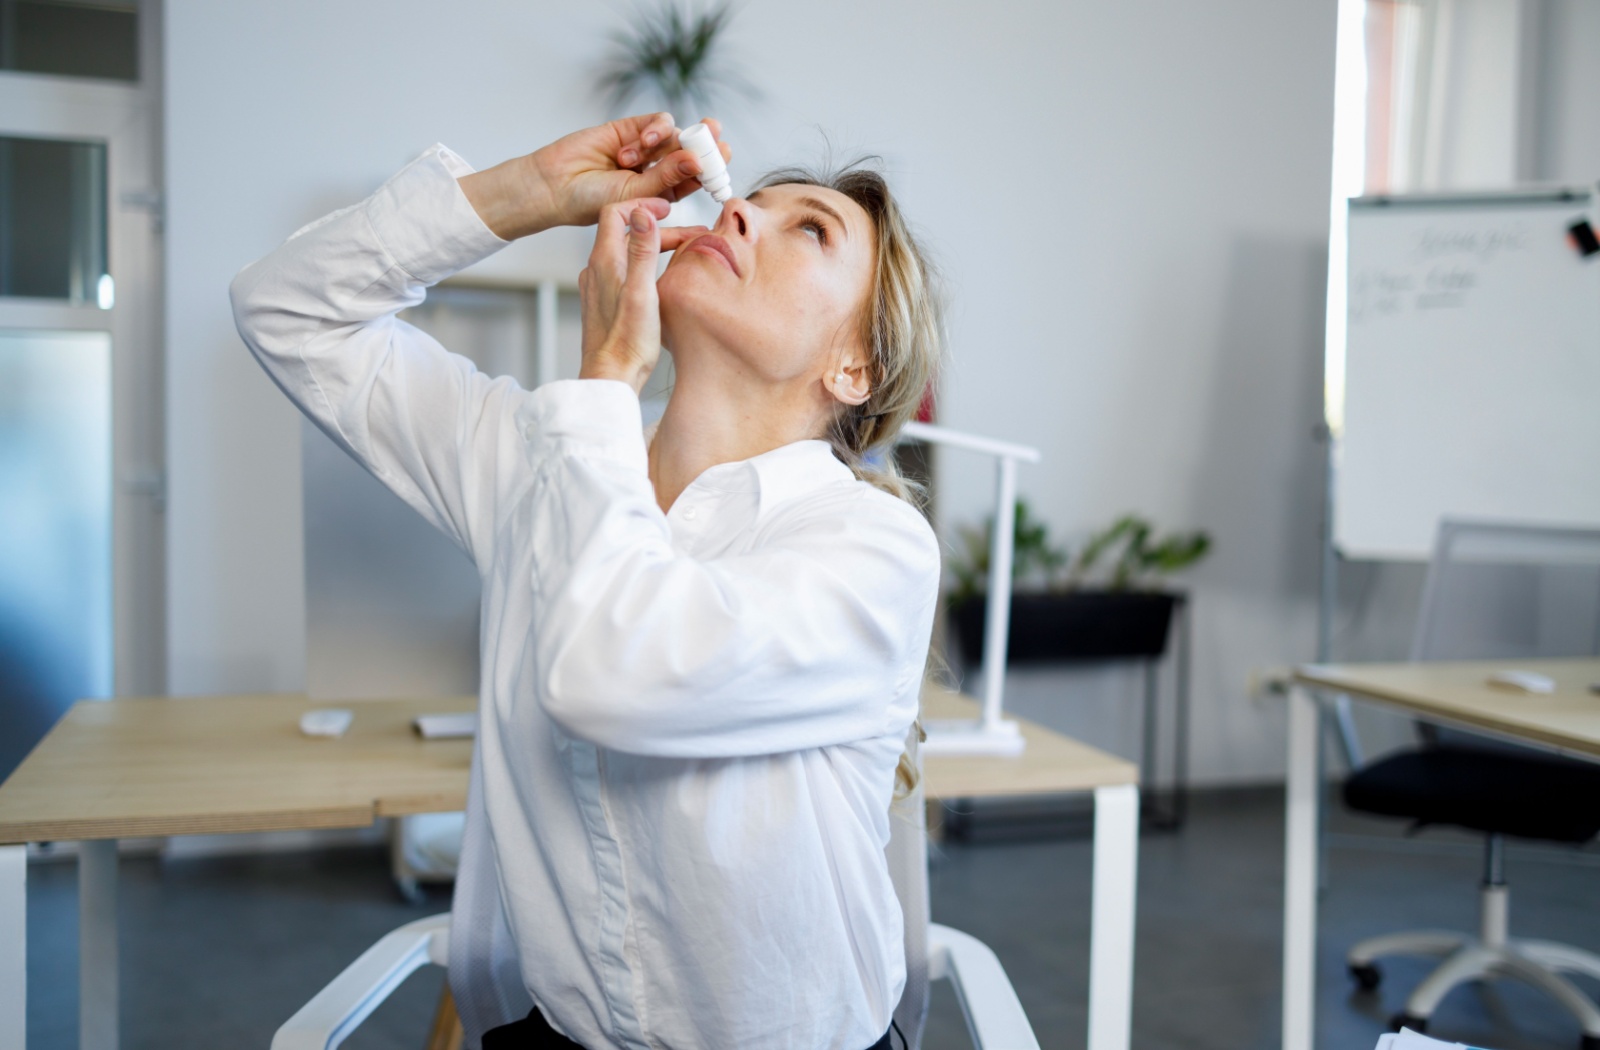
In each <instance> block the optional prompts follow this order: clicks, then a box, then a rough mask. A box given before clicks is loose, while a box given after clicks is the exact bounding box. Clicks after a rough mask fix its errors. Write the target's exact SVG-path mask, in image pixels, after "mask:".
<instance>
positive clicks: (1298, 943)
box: [1283, 660, 1600, 1050]
mask: <svg viewBox="0 0 1600 1050" xmlns="http://www.w3.org/2000/svg"><path fill="white" fill-rule="evenodd" d="M1510 667H1516V668H1519V669H1523V670H1529V671H1538V672H1540V673H1541V674H1547V675H1549V676H1550V677H1551V678H1553V679H1555V682H1556V691H1555V692H1554V693H1548V694H1544V695H1539V694H1529V693H1517V692H1511V691H1508V690H1505V689H1497V688H1495V687H1493V686H1490V685H1489V684H1488V682H1487V679H1488V677H1489V675H1490V674H1492V673H1493V672H1495V671H1501V670H1506V669H1507V668H1510ZM1595 682H1600V660H1515V661H1496V662H1492V663H1485V662H1472V663H1426V664H1409V663H1408V664H1344V665H1314V666H1307V667H1301V668H1297V669H1296V670H1295V672H1294V675H1293V677H1292V678H1291V679H1290V684H1289V784H1288V805H1287V807H1286V816H1285V823H1286V824H1287V838H1286V845H1285V854H1286V856H1285V865H1284V910H1283V1050H1312V1046H1313V1043H1314V1040H1315V1009H1314V1008H1315V1002H1316V951H1317V831H1318V828H1317V822H1318V819H1319V813H1318V810H1317V789H1318V786H1319V785H1318V784H1317V769H1318V761H1317V759H1318V747H1319V743H1318V742H1319V740H1320V734H1319V733H1318V725H1319V722H1320V719H1319V718H1318V712H1317V696H1318V695H1330V696H1331V695H1339V694H1343V695H1345V696H1349V697H1350V698H1351V699H1354V700H1361V701H1364V702H1367V703H1374V704H1379V705H1382V706H1384V707H1388V708H1390V709H1393V710H1398V711H1401V712H1403V713H1406V714H1411V715H1415V716H1417V717H1419V718H1423V719H1426V720H1427V721H1430V722H1437V723H1440V724H1442V725H1451V726H1456V727H1459V728H1463V729H1471V730H1474V731H1476V732H1480V733H1488V734H1491V735H1493V736H1498V737H1503V738H1505V739H1508V740H1515V741H1517V742H1519V743H1527V744H1535V745H1538V746H1541V747H1546V748H1549V749H1551V750H1553V751H1559V752H1562V753H1565V754H1568V755H1572V756H1574V757H1579V758H1587V759H1590V760H1595V761H1600V696H1596V695H1595V694H1593V693H1590V692H1589V691H1588V687H1589V685H1590V684H1591V683H1595Z"/></svg>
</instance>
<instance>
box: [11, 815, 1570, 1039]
mask: <svg viewBox="0 0 1600 1050" xmlns="http://www.w3.org/2000/svg"><path fill="white" fill-rule="evenodd" d="M1281 820H1282V805H1281V800H1280V798H1279V797H1278V796H1277V795H1276V794H1275V793H1266V792H1257V793H1232V794H1215V795H1209V796H1202V797H1200V798H1199V799H1197V800H1196V804H1195V806H1194V807H1193V810H1192V815H1191V819H1190V822H1189V825H1188V827H1187V828H1186V829H1185V830H1184V831H1183V832H1181V833H1177V834H1170V833H1151V834H1147V835H1146V836H1145V837H1144V838H1143V839H1142V841H1141V844H1140V850H1141V852H1140V885H1139V938H1138V948H1137V957H1136V970H1137V983H1136V989H1135V999H1134V1010H1135V1021H1134V1046H1135V1047H1139V1048H1141V1050H1176V1048H1195V1050H1200V1048H1206V1050H1211V1048H1215V1050H1257V1048H1259V1050H1266V1048H1269V1047H1276V1045H1277V1033H1278V1018H1279V1012H1278V965H1279V945H1280V933H1279V923H1280V921H1281V912H1280V909H1281V906H1282V895H1281V882H1280V880H1281V870H1282V824H1281ZM1335 831H1336V833H1335V835H1334V837H1333V839H1332V850H1331V852H1330V858H1329V868H1330V875H1331V883H1330V889H1329V892H1328V895H1327V897H1326V899H1325V901H1324V904H1323V912H1322V934H1323V937H1322V946H1323V953H1322V967H1321V980H1320V985H1319V988H1320V997H1319V1010H1320V1020H1319V1031H1320V1038H1319V1046H1320V1047H1322V1048H1323V1050H1368V1048H1370V1047H1371V1046H1372V1045H1373V1044H1374V1043H1375V1042H1376V1039H1377V1036H1378V1034H1379V1033H1380V1032H1381V1031H1383V1030H1384V1025H1383V1019H1384V1018H1386V1017H1387V1016H1388V1015H1389V1014H1390V1013H1392V1012H1394V1011H1395V1010H1397V1009H1398V1008H1399V1006H1400V1004H1401V1001H1402V999H1403V991H1402V990H1403V989H1404V988H1406V987H1408V986H1410V985H1412V984H1414V983H1415V982H1416V981H1417V980H1418V979H1419V978H1420V977H1421V976H1422V974H1423V973H1424V972H1425V970H1426V967H1425V965H1424V964H1423V963H1421V962H1403V961H1402V962H1397V963H1394V964H1393V965H1391V966H1390V967H1389V968H1388V970H1387V974H1388V979H1387V980H1386V983H1385V986H1384V987H1383V988H1382V989H1381V990H1380V992H1379V993H1377V994H1375V995H1371V996H1362V995H1355V994H1352V993H1351V991H1350V987H1349V984H1348V982H1347V981H1346V979H1345V977H1344V974H1343V967H1342V965H1341V964H1340V956H1341V953H1342V952H1343V950H1344V949H1345V948H1346V947H1348V946H1349V944H1350V943H1352V942H1353V941H1355V940H1357V939H1359V938H1361V937H1363V936H1367V935H1369V934H1372V933H1377V932H1382V931H1386V930H1394V929H1399V928H1402V927H1410V926H1421V925H1428V926H1435V925H1436V926H1446V927H1455V928H1468V929H1470V928H1472V927H1473V926H1475V925H1476V911H1475V909H1476V897H1475V886H1476V881H1477V876H1478V863H1479V861H1478V853H1477V847H1476V845H1475V844H1474V843H1473V842H1472V840H1470V839H1468V838H1467V837H1465V836H1455V835H1452V834H1449V833H1446V832H1430V833H1428V834H1427V835H1425V836H1423V837H1422V838H1420V839H1413V840H1402V839H1401V838H1400V837H1399V836H1398V833H1397V830H1396V829H1395V828H1394V827H1392V826H1390V825H1388V824H1386V823H1380V822H1362V821H1357V820H1354V819H1352V818H1349V817H1341V818H1339V820H1338V822H1337V824H1336V829H1335ZM1089 862H1090V848H1089V843H1088V841H1087V839H1085V838H1083V837H1081V836H1079V837H1069V838H1059V837H1058V838H1052V839H1034V840H1027V839H1025V838H1019V839H1017V840H1013V841H985V842H981V843H977V844H966V843H960V842H949V843H946V844H945V845H944V846H943V847H941V848H940V850H939V852H938V855H937V856H936V857H935V861H934V867H933V901H934V915H935V918H937V919H938V920H939V921H941V922H945V923H948V924H950V925H952V926H956V927H959V928H961V929H964V930H966V931H968V932H969V933H972V934H975V935H976V936H978V937H979V938H981V939H983V940H984V941H986V942H988V944H989V945H990V946H991V947H993V948H994V949H995V951H996V952H997V953H998V954H999V956H1000V958H1001V961H1002V962H1003V963H1004V964H1005V966H1006V968H1007V970H1008V972H1009V973H1010V975H1011V978H1012V981H1013V983H1014V984H1015V985H1016V987H1017V991H1018V994H1019V996H1020V997H1021V999H1022V1002H1023V1005H1024V1007H1025V1008H1026V1009H1027V1011H1028V1014H1029V1017H1030V1019H1031V1020H1032V1022H1033V1024H1034V1027H1035V1030H1036V1031H1037V1033H1038V1035H1039V1042H1040V1044H1041V1045H1042V1046H1043V1047H1045V1048H1046V1050H1054V1048H1058V1047H1062V1048H1070V1047H1080V1046H1082V1045H1083V1044H1084V1026H1085V1023H1086V1012H1085V1011H1086V988H1085V975H1086V973H1087V966H1088V942H1087V934H1088V904H1089V889H1088V877H1089ZM1510 874H1511V880H1512V885H1513V903H1512V928H1513V931H1514V932H1519V933H1522V934H1525V935H1528V936H1547V937H1559V938H1561V939H1564V940H1567V941H1569V942H1572V943H1577V944H1582V945H1587V946H1590V947H1597V946H1600V908H1596V907H1595V902H1596V901H1597V900H1600V854H1597V853H1596V852H1594V851H1586V852H1583V853H1573V852H1571V851H1560V850H1542V849H1535V848H1513V850H1512V852H1511V864H1510ZM29 877H30V894H29V934H30V941H29V950H28V959H29V980H30V993H29V1026H30V1027H29V1032H30V1039H29V1046H30V1047H31V1048H33V1050H58V1048H59V1050H65V1048H67V1047H70V1046H72V1045H74V1040H75V1031H76V1028H75V1025H76V1010H77V989H76V977H75V974H76V970H75V967H76V958H77V913H76V871H75V868H74V867H73V865H71V864H70V863H53V864H45V865H35V866H34V868H33V869H32V870H31V871H30V874H29ZM121 895H122V916H123V919H122V934H123V967H124V976H123V1012H122V1016H123V1025H122V1031H123V1046H124V1047H126V1048H128V1050H146V1048H149V1050H154V1048H157V1047H161V1048H180V1047H207V1048H214V1047H261V1048H265V1047H266V1046H267V1044H268V1042H269V1041H270V1038H271V1034H272V1032H273V1030H274V1029H275V1028H276V1026H277V1025H278V1024H279V1023H281V1022H282V1021H283V1019H284V1018H286V1017H287V1016H288V1015H289V1014H290V1013H292V1012H293V1011H294V1010H295V1009H296V1008H297V1007H298V1006H299V1005H300V1004H301V1003H303V1002H305V1000H306V999H307V998H308V997H309V996H310V995H311V994H312V993H313V992H314V991H315V990H316V989H317V988H319V987H321V985H322V984H323V983H324V982H325V981H327V980H328V978H329V977H331V976H332V975H333V974H334V973H335V972H337V970H338V969H339V968H340V967H341V966H342V965H344V964H345V963H346V962H348V961H349V960H351V959H353V958H354V957H355V956H356V955H358V954H359V953H360V952H361V950H362V949H363V948H365V947H366V946H367V945H368V944H370V943H372V942H373V941H374V940H375V939H376V938H377V937H378V936H380V935H381V934H382V933H383V932H385V931H387V930H389V929H391V928H393V927H394V926H396V925H398V924H400V923H402V922H405V921H407V920H408V919H411V918H415V917H418V916H421V915H425V914H430V913H432V912H435V911H440V910H444V909H445V908H447V907H448V898H447V896H446V895H445V894H444V893H443V892H441V891H435V894H434V896H433V897H432V898H431V899H430V901H429V902H427V904H425V905H423V906H417V907H413V906H409V905H406V904H403V903H401V902H400V900H399V899H398V898H397V897H396V895H395V894H394V892H393V890H392V889H391V888H390V885H389V883H388V878H387V868H386V864H385V859H384V857H383V855H382V854H381V853H379V852H378V851H375V850H364V849H346V850H340V851H328V852H324V853H319V854H277V855H260V856H253V857H238V858H216V859H204V860H200V859H188V860H182V861H166V862H162V861H158V860H155V859H148V858H147V859H131V860H127V861H125V862H124V865H123V876H122V880H121ZM439 980H440V978H439V975H438V972H437V971H425V972H424V973H423V974H419V975H418V976H417V977H414V978H412V980H411V981H410V982H409V983H408V984H407V985H406V986H405V987H404V988H402V989H401V991H400V992H399V993H397V995H396V996H395V997H394V999H393V1000H392V1001H391V1002H390V1003H389V1004H388V1005H386V1006H385V1007H383V1008H382V1009H381V1010H380V1011H379V1012H378V1013H377V1014H375V1015H374V1016H373V1018H372V1019H371V1020H370V1021H369V1022H368V1023H367V1025H366V1026H365V1027H364V1028H363V1029H362V1030H361V1031H359V1032H358V1033H357V1035H356V1036H355V1037H354V1038H353V1039H352V1040H351V1041H350V1042H348V1043H346V1044H345V1045H346V1046H350V1047H354V1048H358V1050H359V1048H376V1047H418V1048H420V1046H421V1045H422V1041H423V1039H424V1037H425V1035H426V1032H427V1025H428V1020H429V1018H430V1017H431V1015H432V1010H433V1006H434V1001H435V998H436V996H437V995H438V988H439ZM1589 990H1590V991H1591V992H1594V991H1596V990H1597V989H1596V988H1595V987H1594V986H1592V985H1591V986H1590V988H1589ZM933 1014H934V1015H933V1018H932V1024H931V1025H930V1036H929V1038H928V1040H927V1041H926V1043H925V1044H924V1045H925V1046H926V1047H927V1048H928V1050H945V1048H947V1047H959V1046H965V1045H967V1044H966V1043H965V1041H964V1038H963V1033H962V1029H961V1022H960V1019H959V1013H958V1012H957V1009H956V1007H955V1005H954V1002H953V1000H951V999H950V998H949V997H948V995H939V996H937V997H936V1000H935V1004H934V1011H933ZM1434 1031H1435V1034H1439V1035H1443V1036H1448V1037H1449V1038H1451V1039H1459V1040H1464V1041H1467V1042H1469V1043H1475V1044H1477V1045H1481V1046H1487V1047H1493V1048H1496V1050H1545V1048H1551V1050H1554V1048H1561V1050H1573V1048H1575V1047H1576V1046H1577V1043H1578V1028H1577V1025H1576V1023H1574V1022H1573V1021H1571V1020H1570V1019H1568V1018H1567V1017H1565V1016H1564V1015H1562V1014H1561V1013H1559V1012H1558V1011H1557V1010H1556V1009H1555V1008H1554V1007H1553V1006H1552V1005H1551V1004H1550V1003H1549V1002H1548V1001H1546V1000H1544V999H1542V998H1541V997H1540V996H1538V995H1537V994H1536V993H1533V992H1531V991H1527V990H1525V989H1522V988H1519V987H1515V986H1496V987H1493V988H1489V989H1464V990H1461V991H1458V992H1456V993H1455V994H1454V995H1452V996H1451V997H1450V998H1449V999H1447V1000H1446V1001H1445V1003H1444V1005H1443V1007H1441V1009H1440V1012H1439V1014H1438V1015H1437V1016H1436V1023H1435V1028H1434Z"/></svg>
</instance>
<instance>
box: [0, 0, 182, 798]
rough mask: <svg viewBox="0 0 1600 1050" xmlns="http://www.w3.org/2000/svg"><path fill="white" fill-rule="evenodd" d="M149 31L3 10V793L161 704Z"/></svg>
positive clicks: (35, 9)
mask: <svg viewBox="0 0 1600 1050" xmlns="http://www.w3.org/2000/svg"><path fill="white" fill-rule="evenodd" d="M154 14H155V12H154V11H153V10H147V9H143V8H136V7H135V5H133V4H132V3H119V2H115V0H113V2H109V3H107V2H101V3H97V4H96V5H93V6H85V5H81V4H71V3H62V2H56V0H0V779H4V777H5V776H6V775H7V774H9V773H10V771H11V770H12V769H13V768H14V767H15V766H16V764H17V763H18V762H20V761H21V759H22V758H23V757H24V756H25V755H26V754H27V752H28V751H29V750H30V749H31V748H32V747H33V745H34V744H35V743H36V742H37V741H38V739H39V737H41V736H42V735H43V734H44V732H45V731H47V730H48V729H49V728H50V726H51V725H53V724H54V723H55V721H56V720H57V719H58V718H59V717H60V716H61V714H62V713H63V712H64V711H65V710H66V708H67V707H69V706H70V705H71V704H72V703H73V702H74V701H75V700H78V699H83V698H88V697H104V696H111V695H115V694H139V693H157V692H160V691H161V690H162V688H163V686H164V663H165V642H164V624H165V610H164V603H163V600H162V596H163V592H164V577H165V568H164V561H165V559H164V540H163V536H164V528H163V521H162V518H163V510H164V507H163V496H164V483H163V477H164V475H163V469H162V467H163V462H164V456H163V449H162V427H161V390H162V374H161V353H160V344H159V335H160V315H159V296H160V283H159V277H160V272H159V267H160V260H159V249H160V243H159V238H160V194H159V187H160V181H159V169H158V161H159V153H158V150H157V137H156V136H157V117H158V113H159V95H158V85H157V83H156V79H157V78H156V77H155V76H154V73H155V71H157V70H159V68H160V66H159V63H158V61H156V53H155V47H156V41H157V39H158V35H157V34H158V32H159V27H158V26H157V25H156V21H157V20H156V18H155V17H153V16H154Z"/></svg>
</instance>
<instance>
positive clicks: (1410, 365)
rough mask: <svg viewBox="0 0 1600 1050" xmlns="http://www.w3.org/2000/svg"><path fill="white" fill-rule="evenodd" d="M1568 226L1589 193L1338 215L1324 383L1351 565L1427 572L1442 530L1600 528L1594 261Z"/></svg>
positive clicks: (1598, 269)
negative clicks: (1505, 525) (1338, 301)
mask: <svg viewBox="0 0 1600 1050" xmlns="http://www.w3.org/2000/svg"><path fill="white" fill-rule="evenodd" d="M1580 218H1588V219H1589V220H1590V221H1591V222H1596V218H1595V214H1594V202H1593V199H1592V197H1591V194H1590V193H1589V192H1588V191H1587V190H1577V191H1572V190H1566V191H1553V192H1543V193H1522V194H1501V195H1482V194H1480V195H1476V196H1471V197H1468V196H1428V197H1420V196H1419V197H1370V198H1358V199H1356V200H1352V201H1351V202H1350V209H1349V225H1348V230H1349V241H1348V244H1349V256H1348V258H1349V270H1348V273H1347V285H1346V292H1347V299H1346V303H1347V310H1348V313H1347V322H1346V328H1345V342H1344V351H1345V352H1344V368H1343V374H1342V376H1336V375H1333V374H1332V373H1331V371H1330V376H1329V380H1330V382H1329V391H1330V395H1334V394H1336V392H1337V391H1339V390H1341V389H1342V392H1343V401H1342V406H1336V405H1335V404H1334V403H1333V398H1332V396H1330V409H1331V410H1330V413H1329V418H1330V421H1331V422H1333V423H1334V432H1335V445H1334V471H1335V473H1334V489H1333V498H1334V513H1333V519H1334V520H1333V537H1334V542H1335V543H1336V544H1337V545H1338V547H1339V550H1340V551H1341V552H1342V553H1344V554H1345V555H1346V556H1349V557H1361V558H1381V559H1391V558H1392V559H1411V558H1426V557H1427V556H1428V554H1429V552H1430V551H1431V549H1432V545H1433V536H1434V531H1435V529H1436V528H1437V525H1438V522H1439V519H1440V518H1442V517H1446V516H1448V517H1470V518H1493V519H1500V520H1511V521H1517V522H1530V523H1533V522H1538V523H1549V524H1560V525H1590V526H1593V525H1597V524H1600V255H1594V256H1590V257H1589V258H1583V257H1581V256H1580V255H1579V254H1578V252H1577V251H1576V249H1575V248H1574V247H1573V246H1572V245H1571V243H1570V242H1569V240H1568V238H1567V227H1568V226H1569V225H1570V224H1571V223H1572V222H1574V221H1575V220H1577V219H1580ZM1596 225H1600V222H1596ZM1341 379H1342V382H1341V381H1340V380H1341ZM1341 407H1342V411H1337V410H1336V409H1338V408H1341Z"/></svg>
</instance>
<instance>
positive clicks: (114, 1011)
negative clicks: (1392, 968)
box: [0, 784, 1139, 1050]
mask: <svg viewBox="0 0 1600 1050" xmlns="http://www.w3.org/2000/svg"><path fill="white" fill-rule="evenodd" d="M1094 802H1095V822H1094V861H1093V874H1092V886H1093V898H1092V903H1091V912H1090V925H1089V1042H1088V1050H1128V1045H1129V1042H1130V1040H1131V1038H1132V1027H1133V946H1134V928H1135V918H1136V905H1137V889H1138V871H1139V866H1138V864H1139V789H1138V787H1137V785H1134V784H1118V785H1114V786H1111V787H1102V788H1096V789H1095V790H1094ZM79 850H80V851H79V854H78V865H79V867H78V914H79V941H78V943H79V969H78V983H79V1014H78V1025H79V1027H78V1030H79V1045H80V1047H82V1050H117V1047H118V1045H119V1031H118V1021H119V1016H120V992H119V967H118V936H117V842H116V840H115V839H95V840H92V841H87V842H82V843H80V845H79ZM27 867H28V847H27V846H21V845H17V846H0V1050H26V1047H27V1015H28V991H27V989H28V983H27V970H28V952H27V910H28V897H27Z"/></svg>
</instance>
